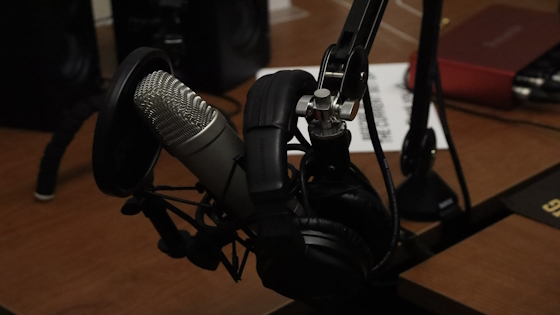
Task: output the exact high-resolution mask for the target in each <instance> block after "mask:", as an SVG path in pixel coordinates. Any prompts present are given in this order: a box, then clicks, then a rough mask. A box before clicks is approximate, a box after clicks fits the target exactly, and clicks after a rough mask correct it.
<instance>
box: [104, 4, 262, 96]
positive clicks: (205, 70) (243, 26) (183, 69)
mask: <svg viewBox="0 0 560 315" xmlns="http://www.w3.org/2000/svg"><path fill="white" fill-rule="evenodd" d="M112 7H113V21H114V22H113V23H114V28H115V38H116V46H117V55H118V59H119V61H122V60H123V59H124V58H125V57H126V56H127V55H128V54H129V53H130V52H132V51H133V50H134V49H136V48H138V47H142V46H147V47H155V48H159V49H162V50H164V51H165V52H166V53H167V54H168V55H169V56H170V57H171V60H172V63H173V66H174V69H175V76H177V77H178V78H179V79H180V80H181V81H183V83H185V84H186V85H187V86H189V87H190V88H192V89H194V90H196V91H205V92H210V93H223V92H225V91H227V90H229V89H231V88H233V87H235V86H237V85H239V84H240V83H242V82H244V81H245V80H247V79H249V78H250V77H252V76H254V75H255V73H256V72H257V70H258V69H260V68H262V67H264V66H265V65H266V64H268V62H269V61H270V35H269V24H268V2H267V0H112Z"/></svg>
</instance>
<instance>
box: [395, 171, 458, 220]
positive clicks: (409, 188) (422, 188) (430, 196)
mask: <svg viewBox="0 0 560 315" xmlns="http://www.w3.org/2000/svg"><path fill="white" fill-rule="evenodd" d="M396 196H397V206H398V209H399V213H400V214H401V217H402V218H405V219H409V220H414V221H437V220H446V219H447V218H449V217H450V216H455V215H456V214H459V213H461V209H460V208H459V206H458V205H457V194H455V192H454V191H453V190H452V189H451V188H450V187H449V186H448V185H447V184H446V183H445V182H444V181H443V180H442V179H441V177H439V175H438V174H437V173H435V172H434V171H429V172H428V173H427V174H426V175H424V176H418V175H411V176H409V177H408V178H407V179H406V180H405V181H404V182H403V183H402V184H401V185H400V186H399V187H397V188H396Z"/></svg>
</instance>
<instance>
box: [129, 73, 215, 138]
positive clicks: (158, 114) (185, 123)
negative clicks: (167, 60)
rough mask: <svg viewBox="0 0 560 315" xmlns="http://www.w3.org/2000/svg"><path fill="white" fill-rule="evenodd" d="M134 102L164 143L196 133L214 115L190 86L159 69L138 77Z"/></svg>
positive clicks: (190, 136)
mask: <svg viewBox="0 0 560 315" xmlns="http://www.w3.org/2000/svg"><path fill="white" fill-rule="evenodd" d="M134 103H135V104H136V107H137V109H138V110H139V111H140V112H141V113H142V114H143V116H144V118H145V119H146V120H147V121H148V123H149V124H150V125H151V126H152V127H153V129H154V131H155V132H156V133H157V135H158V136H159V137H160V139H161V140H162V141H163V143H164V144H165V145H166V146H173V145H175V144H179V143H182V142H184V141H187V140H189V139H190V138H192V137H194V136H196V135H197V134H198V133H200V132H201V131H202V130H204V128H205V127H206V126H208V124H210V122H212V120H213V119H214V117H216V115H217V111H216V110H215V109H214V108H212V107H211V106H209V105H208V104H207V103H206V102H205V101H203V100H202V98H201V97H200V96H198V95H197V94H196V93H195V92H193V90H191V89H190V88H188V87H187V86H186V85H184V84H183V83H182V82H181V81H179V80H178V79H177V78H175V77H174V76H172V75H171V74H169V73H167V72H165V71H162V70H159V71H155V72H152V73H151V74H149V75H147V76H146V77H144V78H143V79H142V81H141V82H140V83H139V84H138V86H137V87H136V92H135V93H134Z"/></svg>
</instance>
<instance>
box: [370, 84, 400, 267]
mask: <svg viewBox="0 0 560 315" xmlns="http://www.w3.org/2000/svg"><path fill="white" fill-rule="evenodd" d="M363 100H364V110H365V114H366V121H367V125H368V131H369V137H370V139H371V143H372V145H373V149H374V151H375V156H376V158H377V162H378V163H379V166H380V168H381V173H382V174H383V180H384V181H385V188H386V189H387V194H388V196H389V209H390V211H391V220H392V221H393V237H392V239H391V244H389V250H388V251H387V253H386V254H385V256H384V257H383V259H381V261H380V262H379V263H378V264H377V266H375V267H374V268H373V269H372V273H371V275H370V277H372V276H373V275H374V274H375V271H376V270H378V269H379V268H380V267H381V266H383V265H385V263H386V262H387V261H388V260H389V259H390V258H391V257H392V256H393V254H394V253H395V250H396V248H397V245H398V242H399V235H400V218H399V213H398V210H397V197H396V195H395V185H394V183H393V178H392V176H391V170H390V169H389V164H388V163H387V159H386V158H385V154H384V153H383V149H382V148H381V142H380V141H379V135H378V134H377V127H376V125H375V118H374V116H373V108H372V106H371V99H370V95H369V87H366V93H365V94H364V98H363Z"/></svg>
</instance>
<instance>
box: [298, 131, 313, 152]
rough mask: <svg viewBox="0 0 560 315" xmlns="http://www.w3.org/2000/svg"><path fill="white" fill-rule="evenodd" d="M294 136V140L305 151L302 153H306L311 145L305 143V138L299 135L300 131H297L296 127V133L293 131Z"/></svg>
mask: <svg viewBox="0 0 560 315" xmlns="http://www.w3.org/2000/svg"><path fill="white" fill-rule="evenodd" d="M295 136H296V139H297V140H298V141H299V143H300V144H301V146H302V147H303V148H304V149H305V150H304V151H306V152H307V151H309V150H311V144H310V143H309V142H307V139H305V137H304V136H303V134H302V133H301V130H299V128H297V127H296V131H295Z"/></svg>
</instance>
